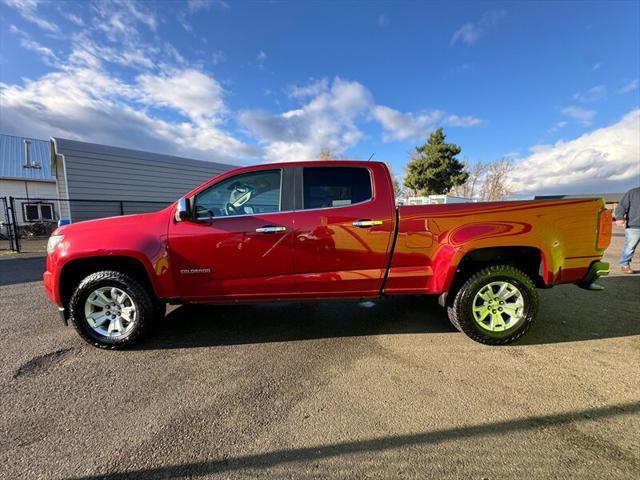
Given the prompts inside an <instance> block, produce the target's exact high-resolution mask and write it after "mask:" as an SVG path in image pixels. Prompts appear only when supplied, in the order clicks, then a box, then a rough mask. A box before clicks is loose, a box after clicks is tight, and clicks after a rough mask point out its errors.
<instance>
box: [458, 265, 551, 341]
mask: <svg viewBox="0 0 640 480" xmlns="http://www.w3.org/2000/svg"><path fill="white" fill-rule="evenodd" d="M538 303H539V299H538V291H537V290H536V287H535V285H534V284H533V281H532V280H531V279H530V278H529V277H528V276H527V275H526V274H525V273H523V272H522V271H520V270H518V269H517V268H515V267H511V266H509V265H498V266H492V267H488V268H485V269H483V270H480V271H479V272H477V273H476V274H474V275H473V276H471V277H470V278H469V279H468V280H467V281H466V282H465V284H464V285H463V286H462V287H461V288H460V290H459V291H458V293H457V294H456V297H455V299H454V302H453V305H452V306H451V307H448V308H447V313H448V315H449V320H451V323H452V324H453V325H454V326H455V327H456V328H457V329H458V330H460V331H461V332H464V333H465V334H466V335H467V336H469V337H470V338H471V339H473V340H475V341H476V342H480V343H484V344H488V345H501V344H506V343H511V342H513V341H514V340H516V339H518V338H520V337H521V336H522V335H524V334H525V333H526V332H527V330H529V328H530V327H531V325H532V324H533V322H534V321H535V319H536V316H537V314H538Z"/></svg>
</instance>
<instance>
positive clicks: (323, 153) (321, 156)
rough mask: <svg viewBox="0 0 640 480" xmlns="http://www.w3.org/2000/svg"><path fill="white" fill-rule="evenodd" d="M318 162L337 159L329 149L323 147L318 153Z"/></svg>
mask: <svg viewBox="0 0 640 480" xmlns="http://www.w3.org/2000/svg"><path fill="white" fill-rule="evenodd" d="M318 160H337V157H336V154H335V153H333V152H332V151H331V150H330V149H329V148H327V147H322V148H321V149H320V151H319V152H318Z"/></svg>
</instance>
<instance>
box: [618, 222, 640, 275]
mask: <svg viewBox="0 0 640 480" xmlns="http://www.w3.org/2000/svg"><path fill="white" fill-rule="evenodd" d="M638 242H640V228H627V229H625V231H624V247H623V249H622V254H621V255H620V265H622V266H623V267H628V266H629V264H630V263H631V260H632V259H633V254H634V252H635V251H636V247H637V246H638Z"/></svg>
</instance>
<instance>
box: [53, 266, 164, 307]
mask: <svg viewBox="0 0 640 480" xmlns="http://www.w3.org/2000/svg"><path fill="white" fill-rule="evenodd" d="M101 270H115V271H118V272H122V273H126V274H128V275H131V276H132V277H133V278H135V279H136V280H138V281H139V282H140V284H141V285H142V286H143V287H144V288H146V289H147V290H148V291H149V293H150V294H151V295H153V296H154V297H156V298H157V292H156V289H155V287H154V285H153V282H152V281H151V278H150V276H149V272H148V271H147V268H146V267H145V266H144V264H143V263H142V262H141V261H140V260H139V259H137V258H134V257H129V256H124V255H123V256H111V255H109V256H95V257H84V258H78V259H75V260H70V261H69V262H67V263H66V264H65V265H64V266H63V267H62V271H61V272H60V299H61V301H62V304H63V305H64V306H65V307H66V306H67V305H68V303H69V300H70V299H71V296H72V295H73V291H74V290H75V288H76V287H77V286H78V284H79V283H80V282H81V281H82V280H83V279H84V278H86V277H87V276H88V275H91V274H92V273H95V272H99V271H101Z"/></svg>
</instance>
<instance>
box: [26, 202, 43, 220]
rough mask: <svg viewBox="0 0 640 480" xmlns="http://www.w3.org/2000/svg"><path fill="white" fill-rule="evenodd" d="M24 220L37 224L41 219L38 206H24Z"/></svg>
mask: <svg viewBox="0 0 640 480" xmlns="http://www.w3.org/2000/svg"><path fill="white" fill-rule="evenodd" d="M24 219H25V220H26V221H27V222H35V221H36V220H39V219H40V215H39V213H38V205H25V206H24Z"/></svg>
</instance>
